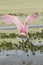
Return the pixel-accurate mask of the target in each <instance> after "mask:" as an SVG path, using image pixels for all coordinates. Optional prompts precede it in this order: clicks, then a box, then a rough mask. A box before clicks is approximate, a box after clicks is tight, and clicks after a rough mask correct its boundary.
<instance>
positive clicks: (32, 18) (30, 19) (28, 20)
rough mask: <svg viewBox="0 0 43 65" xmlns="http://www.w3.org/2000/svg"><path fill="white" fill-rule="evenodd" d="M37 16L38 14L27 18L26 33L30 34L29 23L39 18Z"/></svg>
mask: <svg viewBox="0 0 43 65" xmlns="http://www.w3.org/2000/svg"><path fill="white" fill-rule="evenodd" d="M37 16H38V13H34V14H31V15H29V16H27V18H26V20H25V23H24V26H25V29H26V32H28V23H30V22H32V21H34V20H35V19H36V18H37Z"/></svg>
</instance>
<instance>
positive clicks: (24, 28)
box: [2, 13, 38, 36]
mask: <svg viewBox="0 0 43 65" xmlns="http://www.w3.org/2000/svg"><path fill="white" fill-rule="evenodd" d="M37 16H38V13H33V14H31V15H29V16H27V18H26V20H25V23H24V25H23V24H22V23H21V21H20V20H19V19H18V17H17V16H12V15H8V14H7V15H3V16H2V19H3V20H4V21H5V23H7V24H12V23H14V24H15V25H16V26H17V29H18V31H19V34H20V35H24V36H27V35H28V23H30V22H32V21H34V20H35V19H36V18H37Z"/></svg>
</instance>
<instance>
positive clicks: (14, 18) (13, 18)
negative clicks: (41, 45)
mask: <svg viewBox="0 0 43 65" xmlns="http://www.w3.org/2000/svg"><path fill="white" fill-rule="evenodd" d="M1 18H2V19H3V20H4V21H5V23H7V24H12V23H14V24H16V26H17V28H18V31H19V33H20V30H21V29H22V27H23V24H22V23H21V22H20V20H19V19H18V17H17V16H12V15H8V14H7V15H3V16H1Z"/></svg>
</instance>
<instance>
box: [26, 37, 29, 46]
mask: <svg viewBox="0 0 43 65" xmlns="http://www.w3.org/2000/svg"><path fill="white" fill-rule="evenodd" d="M26 38H27V39H26V40H27V45H28V47H30V41H29V36H27V37H26Z"/></svg>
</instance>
